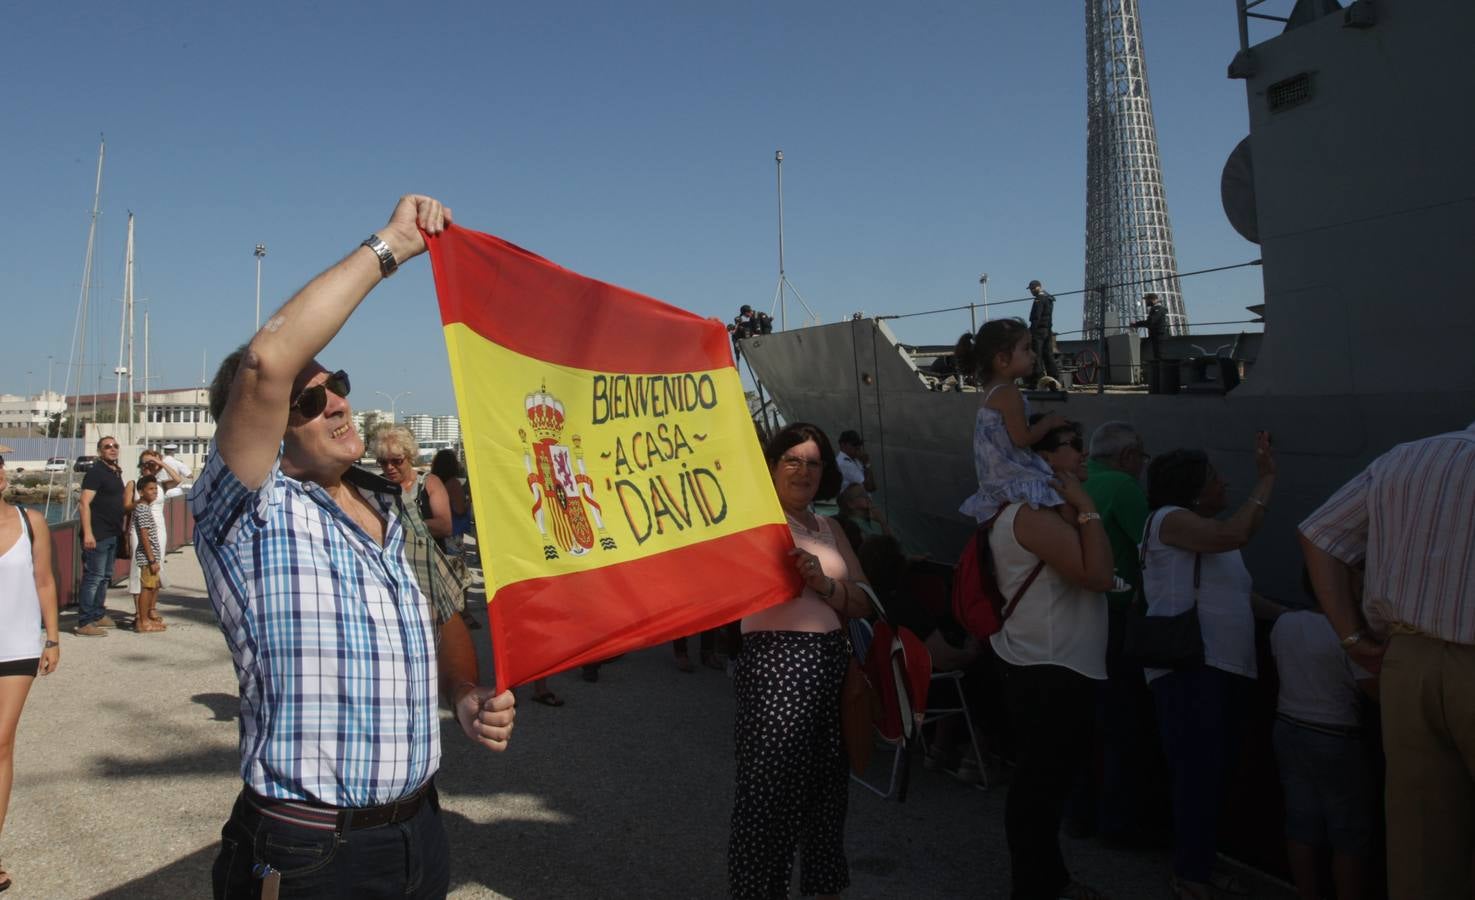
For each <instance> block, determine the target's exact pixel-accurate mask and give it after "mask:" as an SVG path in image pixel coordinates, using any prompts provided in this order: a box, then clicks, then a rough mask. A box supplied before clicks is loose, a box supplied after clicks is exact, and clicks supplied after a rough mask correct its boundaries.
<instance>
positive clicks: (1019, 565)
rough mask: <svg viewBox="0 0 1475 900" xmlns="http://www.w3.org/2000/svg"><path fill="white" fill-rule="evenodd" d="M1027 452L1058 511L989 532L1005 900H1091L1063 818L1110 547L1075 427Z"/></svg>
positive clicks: (1020, 509)
mask: <svg viewBox="0 0 1475 900" xmlns="http://www.w3.org/2000/svg"><path fill="white" fill-rule="evenodd" d="M1031 449H1032V450H1033V451H1034V452H1035V453H1038V454H1039V455H1040V457H1041V458H1042V459H1044V461H1045V463H1046V465H1048V466H1049V467H1050V470H1051V471H1052V472H1053V473H1054V475H1055V478H1054V480H1053V481H1052V482H1051V484H1052V486H1053V487H1054V489H1055V490H1056V492H1058V493H1059V494H1060V496H1061V498H1062V499H1064V500H1065V505H1062V506H1056V507H1034V506H1029V505H1026V504H1020V503H1011V504H1008V505H1007V506H1005V507H1004V509H1003V511H1002V512H1001V513H1000V514H999V517H998V519H997V520H995V522H994V526H993V528H992V529H991V530H990V531H989V550H990V551H991V553H992V554H993V563H994V569H995V570H996V572H997V576H996V577H997V579H998V586H999V590H1000V593H1001V594H1002V595H1003V596H1004V597H1005V598H1009V599H1010V600H1011V601H1012V607H1006V609H1005V610H1004V613H1005V615H1006V616H1007V617H1006V618H1004V621H1003V625H1002V627H1001V628H1000V629H999V631H998V632H997V633H995V634H994V635H993V636H992V637H990V638H989V642H990V644H991V645H992V646H993V650H994V653H995V654H996V655H997V657H998V660H999V669H1000V673H1001V676H1002V679H1003V682H1004V698H1005V701H1006V702H1007V704H1008V708H1009V720H1010V726H1011V728H1012V730H1013V735H1014V744H1015V759H1016V761H1017V766H1016V768H1015V771H1014V780H1013V782H1012V783H1011V784H1010V786H1009V796H1008V798H1007V799H1006V801H1005V804H1004V833H1005V835H1006V837H1007V839H1008V842H1009V868H1010V879H1011V882H1012V890H1011V896H1013V897H1015V898H1021V900H1033V898H1047V897H1048V898H1052V900H1053V898H1056V897H1070V898H1076V900H1092V898H1098V897H1100V896H1101V895H1100V894H1099V893H1098V892H1096V891H1095V890H1093V889H1091V888H1090V887H1087V886H1086V885H1083V884H1080V883H1079V882H1076V881H1073V880H1072V879H1071V877H1070V871H1069V870H1068V869H1067V868H1066V866H1065V858H1064V857H1063V856H1062V855H1061V852H1060V820H1061V817H1062V815H1064V812H1065V800H1066V795H1067V794H1068V793H1069V791H1070V788H1071V785H1072V784H1073V783H1074V781H1075V775H1076V773H1077V771H1078V770H1079V767H1080V766H1081V765H1082V764H1083V763H1084V762H1085V755H1086V753H1087V751H1088V749H1089V747H1090V738H1091V728H1092V724H1093V723H1094V721H1095V716H1096V713H1095V703H1096V699H1095V698H1096V688H1097V684H1098V683H1099V682H1101V681H1104V680H1105V679H1106V634H1107V626H1106V623H1107V610H1106V597H1105V593H1104V592H1105V591H1108V590H1110V589H1111V587H1112V583H1113V580H1114V574H1113V567H1112V558H1111V541H1110V539H1108V538H1107V536H1106V529H1105V527H1103V526H1102V524H1101V514H1100V513H1098V512H1097V511H1096V505H1095V503H1094V502H1092V500H1091V497H1090V495H1089V494H1087V493H1086V491H1085V489H1084V488H1083V487H1082V486H1081V482H1083V481H1085V480H1086V477H1087V474H1086V453H1085V444H1084V442H1083V441H1082V439H1081V433H1080V426H1078V425H1076V424H1075V423H1067V424H1065V425H1062V426H1059V427H1056V428H1053V429H1051V430H1050V431H1049V432H1048V433H1046V434H1045V436H1044V437H1043V438H1041V439H1040V441H1038V442H1037V443H1036V444H1034V445H1033V447H1031Z"/></svg>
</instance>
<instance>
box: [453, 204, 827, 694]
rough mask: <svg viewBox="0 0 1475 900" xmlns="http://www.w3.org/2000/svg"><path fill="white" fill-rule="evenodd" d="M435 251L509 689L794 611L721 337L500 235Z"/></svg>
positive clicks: (765, 489)
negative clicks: (783, 605)
mask: <svg viewBox="0 0 1475 900" xmlns="http://www.w3.org/2000/svg"><path fill="white" fill-rule="evenodd" d="M428 241H429V245H430V258H431V265H432V268H433V270H434V272H435V287H436V294H437V295H438V296H439V298H440V311H441V320H442V322H443V323H444V326H445V335H446V350H447V352H448V353H449V355H450V363H451V377H452V380H453V381H454V382H455V388H456V403H457V406H458V407H459V410H460V414H461V436H462V440H463V441H464V442H465V446H466V464H467V469H468V474H469V476H470V482H471V496H472V502H473V505H474V508H475V511H476V520H477V545H478V548H479V549H480V551H481V561H482V568H483V571H484V572H485V575H486V590H487V603H488V605H489V610H490V619H491V631H492V646H493V652H494V654H495V658H496V663H495V667H496V675H497V684H498V685H499V686H501V687H514V686H516V685H519V684H524V683H526V682H528V681H531V680H533V679H535V678H541V677H543V676H546V675H551V674H553V673H554V672H559V671H562V670H564V669H568V668H571V667H573V666H577V665H581V664H584V663H591V662H597V661H599V660H602V659H607V658H609V657H611V656H615V655H617V654H619V653H623V652H625V651H627V650H634V649H637V648H640V647H645V646H649V645H651V644H654V643H657V642H659V641H663V640H670V639H672V638H676V637H681V636H683V635H688V634H692V633H695V632H698V631H701V630H703V629H707V628H712V627H715V626H717V625H721V624H723V623H726V622H730V621H732V620H734V619H736V618H740V617H742V616H744V615H747V614H749V613H752V612H756V611H758V610H760V609H763V608H765V607H768V606H772V605H773V604H775V603H778V602H781V601H783V600H785V599H787V598H789V597H792V596H795V595H796V594H797V593H798V592H799V590H800V584H799V578H798V575H797V573H796V572H795V571H794V569H793V566H792V564H791V563H790V561H789V557H788V551H789V550H790V549H791V548H792V547H793V540H792V538H791V536H790V534H789V529H788V526H787V524H786V523H785V520H784V515H783V511H782V509H781V508H780V507H779V505H778V499H777V497H776V496H775V494H774V490H773V481H772V479H771V477H770V476H769V473H768V469H767V466H766V464H765V463H764V460H763V454H762V450H761V448H760V446H759V443H758V434H757V431H756V429H755V427H754V425H753V421H752V419H751V417H750V415H749V412H748V406H747V401H746V399H745V397H744V395H743V389H742V384H741V382H740V380H739V378H738V372H737V368H736V366H735V365H734V364H733V358H732V350H731V344H730V343H729V340H728V335H727V330H726V327H725V326H724V325H723V324H722V323H720V322H718V321H716V320H715V319H703V318H701V317H699V316H696V315H694V314H692V313H689V312H686V311H684V310H681V309H677V308H676V307H674V306H670V305H668V304H665V303H662V302H660V301H658V300H654V299H652V298H650V297H645V296H642V295H640V294H636V293H634V292H632V291H627V290H624V289H622V288H619V287H615V286H614V285H611V284H606V283H604V282H600V281H595V280H593V279H590V278H585V277H583V276H581V275H578V274H576V273H574V272H570V271H569V270H567V269H564V268H562V267H560V266H557V265H555V264H554V263H551V262H549V261H548V260H546V259H543V258H541V257H539V256H536V255H534V254H532V253H529V252H528V251H526V250H523V249H521V248H520V247H516V246H514V245H512V244H509V243H507V242H506V241H503V240H501V239H499V238H496V237H492V236H491V235H486V234H479V233H477V232H474V231H468V230H466V229H464V228H459V227H455V226H451V227H448V228H447V229H446V231H445V232H443V233H442V234H440V235H433V236H430V237H429V238H428Z"/></svg>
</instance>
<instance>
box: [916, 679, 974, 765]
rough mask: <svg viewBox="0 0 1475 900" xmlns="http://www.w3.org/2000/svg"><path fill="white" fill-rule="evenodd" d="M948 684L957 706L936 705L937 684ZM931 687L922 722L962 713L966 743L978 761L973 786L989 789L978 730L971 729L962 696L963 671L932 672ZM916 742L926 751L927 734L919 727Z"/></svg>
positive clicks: (936, 720)
mask: <svg viewBox="0 0 1475 900" xmlns="http://www.w3.org/2000/svg"><path fill="white" fill-rule="evenodd" d="M940 683H941V684H949V685H952V688H953V696H954V697H955V698H957V701H958V705H957V706H938V705H936V704H935V703H934V702H933V699H932V698H934V697H935V696H936V695H937V692H936V690H935V689H936V687H937V685H938V684H940ZM932 687H933V688H934V690H932V691H931V692H929V693H928V695H927V711H926V712H925V713H923V715H922V724H923V725H931V724H932V723H934V722H940V721H942V720H943V719H946V718H949V717H951V716H956V715H958V714H959V713H962V715H963V724H964V725H966V726H967V728H968V743H969V744H971V745H972V746H973V758H974V759H975V760H977V762H978V777H979V782H978V784H976V785H974V787H976V788H978V789H979V790H980V791H986V790H988V789H989V782H988V769H987V768H986V767H985V766H984V764H983V752H982V751H981V750H980V749H979V747H978V732H976V731H974V730H973V714H972V713H971V712H969V711H968V699H967V698H966V697H964V696H963V672H962V671H961V670H954V671H952V672H933V673H932ZM917 736H918V742H919V743H920V744H921V745H922V752H923V754H926V753H927V736H926V735H925V734H924V733H922V731H921V730H920V729H919V730H918V732H917Z"/></svg>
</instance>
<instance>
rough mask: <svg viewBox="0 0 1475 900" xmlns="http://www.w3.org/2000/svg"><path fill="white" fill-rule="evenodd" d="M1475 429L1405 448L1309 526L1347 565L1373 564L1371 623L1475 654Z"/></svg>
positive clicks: (1346, 488) (1305, 526)
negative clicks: (1406, 629)
mask: <svg viewBox="0 0 1475 900" xmlns="http://www.w3.org/2000/svg"><path fill="white" fill-rule="evenodd" d="M1472 509H1475V424H1472V425H1471V426H1470V427H1469V428H1466V429H1465V430H1464V431H1453V432H1450V433H1448V434H1441V435H1435V436H1434V437H1428V438H1424V439H1423V440H1421V441H1413V442H1412V443H1408V444H1400V445H1398V446H1397V447H1394V448H1393V449H1392V450H1389V451H1388V452H1387V453H1385V454H1383V455H1382V456H1380V457H1378V458H1377V459H1375V460H1373V462H1372V465H1370V466H1368V467H1367V468H1366V469H1364V470H1363V471H1362V472H1361V473H1359V474H1358V475H1357V477H1356V478H1353V479H1352V480H1351V481H1349V482H1347V483H1346V484H1344V485H1343V486H1342V487H1341V488H1340V489H1338V490H1337V492H1336V493H1335V494H1332V496H1331V498H1330V499H1329V500H1327V501H1326V503H1323V504H1322V505H1321V508H1320V509H1318V510H1316V512H1314V513H1312V514H1311V515H1310V516H1308V517H1307V518H1306V520H1305V521H1304V522H1302V523H1301V527H1300V531H1301V534H1302V535H1303V536H1304V537H1305V538H1306V540H1308V541H1310V542H1311V543H1312V544H1314V545H1315V546H1317V547H1319V548H1321V549H1322V550H1324V551H1326V552H1327V553H1328V554H1330V555H1332V556H1334V557H1336V558H1337V559H1339V560H1341V561H1343V562H1345V563H1348V564H1349V565H1356V564H1357V563H1360V562H1361V563H1365V565H1366V569H1367V571H1366V575H1365V577H1364V581H1363V594H1362V596H1363V608H1364V610H1365V611H1366V613H1367V616H1368V618H1369V620H1370V621H1373V622H1384V623H1395V622H1396V623H1400V624H1402V625H1407V626H1410V627H1412V628H1415V629H1417V630H1419V631H1422V632H1424V633H1425V634H1429V635H1432V636H1434V637H1437V638H1439V639H1440V640H1445V641H1451V642H1454V643H1457V644H1475V527H1472V526H1471V522H1472V520H1475V513H1472V512H1471V510H1472Z"/></svg>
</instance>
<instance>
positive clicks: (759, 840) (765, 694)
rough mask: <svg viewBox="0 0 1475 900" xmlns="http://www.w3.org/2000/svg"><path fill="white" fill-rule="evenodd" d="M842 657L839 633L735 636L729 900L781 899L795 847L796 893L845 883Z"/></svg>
mask: <svg viewBox="0 0 1475 900" xmlns="http://www.w3.org/2000/svg"><path fill="white" fill-rule="evenodd" d="M849 661H850V641H849V640H848V639H847V638H846V637H845V632H844V631H843V630H836V631H831V632H829V633H827V634H811V633H809V632H800V631H754V632H749V633H748V634H747V635H745V636H744V638H743V653H742V656H741V657H739V658H738V669H737V676H736V684H735V687H736V689H737V723H736V729H735V731H736V738H737V790H736V792H735V796H734V798H733V808H732V836H731V838H730V839H729V841H728V848H727V870H728V880H729V883H730V885H731V888H732V897H733V900H782V898H786V897H788V896H789V881H790V876H791V873H792V872H793V869H794V849H795V847H796V846H797V847H798V849H799V893H800V894H803V895H805V896H810V895H813V894H838V893H840V892H841V891H843V890H845V888H847V887H848V886H849V885H850V870H849V867H848V866H847V864H846V860H845V813H846V806H847V803H848V802H849V797H850V768H849V766H848V765H847V764H846V760H845V749H844V747H843V746H842V744H841V741H840V685H841V682H843V681H844V680H845V670H846V668H847V666H848V665H849Z"/></svg>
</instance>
